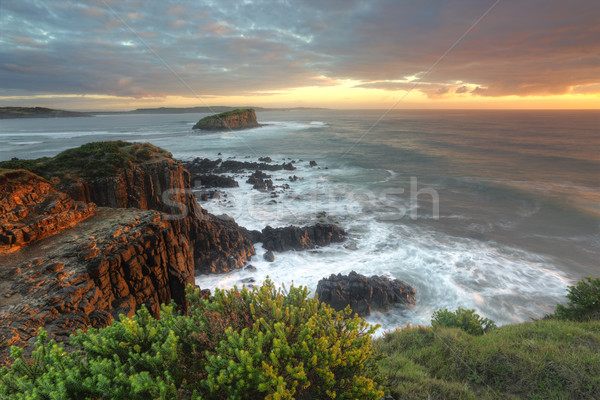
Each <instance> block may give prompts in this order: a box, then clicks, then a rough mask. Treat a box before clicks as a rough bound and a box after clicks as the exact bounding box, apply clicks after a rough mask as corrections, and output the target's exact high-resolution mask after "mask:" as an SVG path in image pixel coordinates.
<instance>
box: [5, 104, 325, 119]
mask: <svg viewBox="0 0 600 400" xmlns="http://www.w3.org/2000/svg"><path fill="white" fill-rule="evenodd" d="M237 109H254V110H256V111H261V112H263V111H295V110H308V111H310V110H327V108H312V107H284V108H264V107H230V106H204V107H158V108H137V109H135V110H130V111H87V112H80V111H66V110H56V109H52V108H45V107H0V119H8V118H57V117H93V116H94V115H113V114H193V113H196V114H216V113H224V112H228V111H234V110H237Z"/></svg>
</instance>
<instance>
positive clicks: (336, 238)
mask: <svg viewBox="0 0 600 400" xmlns="http://www.w3.org/2000/svg"><path fill="white" fill-rule="evenodd" d="M261 233H262V235H261V237H260V238H255V239H260V240H258V241H261V242H262V243H263V247H264V248H265V249H267V250H273V251H288V250H305V249H312V248H315V247H317V246H327V245H329V244H330V243H332V242H343V241H344V240H346V236H347V233H346V232H345V231H344V230H343V229H342V228H340V227H338V226H336V225H332V224H316V225H313V226H305V227H297V226H291V225H290V226H287V227H283V228H271V227H270V226H267V227H266V228H265V229H263V230H262V232H261Z"/></svg>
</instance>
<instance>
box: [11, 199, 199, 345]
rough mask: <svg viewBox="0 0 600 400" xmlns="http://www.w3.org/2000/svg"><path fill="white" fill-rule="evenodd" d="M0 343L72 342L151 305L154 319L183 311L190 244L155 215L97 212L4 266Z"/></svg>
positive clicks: (189, 277)
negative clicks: (172, 304)
mask: <svg viewBox="0 0 600 400" xmlns="http://www.w3.org/2000/svg"><path fill="white" fill-rule="evenodd" d="M0 264H2V266H3V268H2V270H1V271H0V282H1V283H0V285H1V288H2V291H1V292H2V294H3V296H2V297H0V343H2V344H3V345H5V346H8V345H13V344H14V345H20V344H23V343H30V344H31V342H32V341H33V336H35V335H36V331H37V328H38V327H41V326H43V327H45V329H46V330H48V332H49V333H50V335H51V337H55V338H56V339H57V340H59V341H60V340H66V339H67V338H68V335H70V334H71V333H73V332H75V330H76V329H80V328H81V329H85V328H86V327H87V326H88V325H92V326H95V327H103V326H106V325H107V324H109V322H110V320H111V319H112V318H113V317H117V316H118V314H120V313H122V314H125V315H128V316H131V315H132V314H133V313H134V312H135V310H136V308H137V307H139V306H140V305H141V304H146V306H147V307H148V309H149V310H150V311H151V312H152V314H154V315H158V311H159V305H160V304H161V303H168V302H169V301H170V300H171V299H173V300H175V301H176V302H177V303H178V304H180V305H182V306H184V305H185V286H186V285H187V284H190V283H191V284H193V282H194V262H193V259H192V251H191V248H190V243H189V241H188V240H187V238H186V237H185V235H182V234H181V232H180V231H179V226H178V225H177V224H173V223H172V221H169V220H167V219H165V216H164V215H163V214H161V213H158V212H155V211H140V210H126V209H109V208H99V209H98V211H97V213H96V215H94V216H92V217H91V218H88V219H87V220H85V221H83V222H81V223H79V224H78V225H77V226H75V227H74V228H71V229H67V230H64V231H62V232H61V233H60V234H58V235H54V236H52V237H48V238H46V239H44V240H40V241H37V242H35V243H33V244H31V245H29V246H28V247H27V248H24V249H21V250H18V251H16V252H13V253H11V255H10V257H4V258H2V260H1V262H0Z"/></svg>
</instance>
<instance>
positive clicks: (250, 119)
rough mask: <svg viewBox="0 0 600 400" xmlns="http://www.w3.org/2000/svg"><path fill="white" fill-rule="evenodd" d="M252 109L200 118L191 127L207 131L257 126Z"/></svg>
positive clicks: (258, 125)
mask: <svg viewBox="0 0 600 400" xmlns="http://www.w3.org/2000/svg"><path fill="white" fill-rule="evenodd" d="M258 127H260V124H259V123H258V122H257V121H256V113H255V112H254V109H251V108H248V109H239V110H233V111H227V112H224V113H221V114H216V115H211V116H208V117H205V118H202V119H201V120H200V121H198V122H197V123H196V125H194V127H193V129H202V130H207V131H222V130H241V129H251V128H258Z"/></svg>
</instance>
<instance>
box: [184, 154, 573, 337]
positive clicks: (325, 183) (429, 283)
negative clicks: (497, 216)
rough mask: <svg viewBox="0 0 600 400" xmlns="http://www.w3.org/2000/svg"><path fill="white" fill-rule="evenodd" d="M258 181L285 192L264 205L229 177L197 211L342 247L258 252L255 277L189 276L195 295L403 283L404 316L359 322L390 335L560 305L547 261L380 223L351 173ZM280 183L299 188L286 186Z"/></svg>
mask: <svg viewBox="0 0 600 400" xmlns="http://www.w3.org/2000/svg"><path fill="white" fill-rule="evenodd" d="M364 172H365V171H362V173H364ZM267 173H268V174H270V175H272V179H273V181H274V183H275V185H281V184H284V183H287V184H289V185H290V189H289V190H284V191H281V190H279V191H280V193H279V197H277V198H274V199H273V198H271V196H270V194H269V193H262V192H259V191H256V190H253V189H252V188H251V185H250V184H247V183H245V179H246V178H247V176H248V175H249V173H245V174H237V175H233V176H235V177H236V179H238V182H239V183H240V187H239V188H233V189H222V190H221V191H222V192H223V194H226V195H227V197H223V198H221V199H220V200H211V201H209V202H205V203H202V205H203V207H205V208H207V209H208V210H209V211H210V212H212V213H214V214H223V213H224V214H227V215H229V216H231V217H234V218H235V219H236V221H237V222H238V223H239V224H240V225H242V226H245V227H247V228H249V229H259V230H260V229H262V228H264V227H265V226H266V225H271V226H287V225H290V224H293V225H307V224H314V223H316V222H319V221H320V222H333V223H337V224H339V225H341V226H342V227H343V228H344V229H346V230H347V231H348V233H349V239H348V240H347V242H345V243H343V244H334V245H332V246H329V247H325V248H319V249H315V250H310V251H302V252H294V251H292V252H286V253H276V254H275V262H273V263H269V262H266V261H264V260H263V257H262V256H263V254H264V249H263V248H262V246H261V245H260V244H259V245H257V246H256V250H257V254H256V256H254V257H253V258H252V260H251V261H250V262H251V264H252V265H254V266H255V267H256V268H257V270H256V272H249V271H246V270H241V271H234V272H231V273H229V274H226V275H204V276H199V277H197V280H196V282H197V284H198V285H200V287H202V288H209V289H214V288H215V287H219V288H231V287H233V285H238V286H241V284H242V280H243V279H246V278H253V279H254V280H255V281H256V283H255V284H260V283H261V282H263V281H264V279H266V277H267V276H269V277H270V278H271V279H272V280H273V281H274V282H275V283H277V284H285V285H286V286H289V285H291V284H292V283H294V284H296V285H305V286H307V287H308V288H309V289H310V290H311V291H313V292H314V290H315V289H316V285H317V282H318V281H319V280H320V279H322V278H324V277H326V276H329V274H332V273H333V274H337V273H345V274H346V273H349V272H350V271H352V270H355V271H357V272H358V273H362V274H365V275H386V276H389V277H392V278H398V279H402V280H405V281H407V282H408V283H410V284H411V285H413V286H414V287H415V289H416V292H417V304H416V305H415V306H414V307H411V308H406V309H402V308H394V310H392V311H391V312H390V313H375V314H373V316H371V317H370V318H369V321H371V322H374V323H381V324H382V325H383V327H384V328H386V329H392V328H394V327H398V326H403V325H405V324H406V323H411V324H428V323H429V320H430V317H431V313H432V312H433V311H434V310H436V309H439V308H446V307H447V308H449V309H455V308H457V307H466V308H475V309H476V310H477V311H478V312H480V313H481V315H483V316H486V317H489V318H492V319H494V320H495V321H497V323H500V324H505V323H512V322H520V321H523V320H526V319H528V318H534V317H541V316H542V315H544V314H545V313H547V312H550V311H551V309H550V307H548V304H555V303H556V302H559V301H561V299H562V298H563V297H564V294H565V287H566V285H567V284H569V283H571V282H570V281H569V279H568V277H567V276H565V275H564V274H562V273H560V272H557V271H556V270H555V269H554V267H553V260H552V259H550V258H547V257H542V256H539V255H536V254H532V253H527V252H525V251H521V250H518V249H515V248H511V247H507V246H503V245H500V244H498V243H493V242H481V241H477V240H474V239H468V238H459V237H454V236H450V235H445V234H443V233H440V232H436V231H433V230H428V229H425V228H422V227H417V226H411V225H410V224H409V223H406V222H404V221H390V220H389V219H388V218H381V217H382V216H386V215H387V214H386V211H385V208H381V207H378V206H373V204H372V201H373V199H369V198H368V197H367V198H363V197H361V196H358V195H356V193H359V192H360V187H358V186H356V185H354V186H353V185H351V184H348V183H346V182H344V176H346V175H347V174H357V173H358V172H357V171H350V172H349V171H348V170H347V169H346V168H340V169H335V168H333V169H329V170H315V169H313V168H308V167H306V166H304V165H299V168H298V170H296V171H293V172H291V171H275V172H267ZM289 175H297V176H301V177H303V178H304V180H301V181H296V182H289V181H287V176H289ZM278 179H286V180H285V181H280V180H278ZM273 200H274V201H276V203H273ZM450 217H451V218H460V216H457V215H451V216H450ZM471 228H472V229H475V230H481V229H484V228H485V227H484V226H478V227H471ZM484 230H485V229H484Z"/></svg>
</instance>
